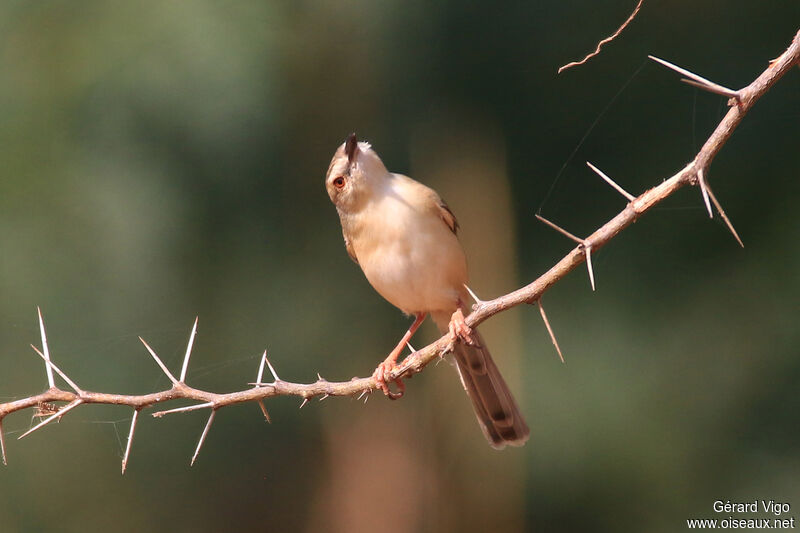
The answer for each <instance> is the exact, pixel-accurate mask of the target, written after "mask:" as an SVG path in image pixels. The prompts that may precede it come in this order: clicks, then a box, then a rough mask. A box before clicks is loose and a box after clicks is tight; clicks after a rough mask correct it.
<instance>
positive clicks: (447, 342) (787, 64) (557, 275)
mask: <svg viewBox="0 0 800 533" xmlns="http://www.w3.org/2000/svg"><path fill="white" fill-rule="evenodd" d="M798 62H800V31H798V33H797V34H796V35H795V36H794V39H793V41H792V43H791V45H790V46H789V48H788V49H787V50H786V51H785V52H784V53H783V54H781V56H780V57H778V58H777V59H775V60H773V61H772V62H771V63H770V65H769V67H767V69H766V70H765V71H764V72H762V73H761V75H759V76H758V77H757V78H756V79H755V80H754V81H753V82H752V83H751V84H749V85H748V86H746V87H744V88H742V89H740V90H738V91H735V93H736V94H735V95H734V96H733V97H731V99H730V101H729V105H730V106H731V107H730V109H729V111H728V113H727V114H726V115H725V116H724V117H723V119H722V120H721V121H720V123H719V125H718V126H717V127H716V129H715V130H714V132H713V133H712V134H711V136H710V137H709V138H708V140H707V141H706V142H705V144H703V147H702V148H701V149H700V151H699V152H698V154H697V155H696V156H695V158H694V160H693V161H691V162H690V163H689V164H688V165H686V166H685V167H684V168H683V169H681V170H680V171H679V172H677V173H676V174H675V175H673V176H672V177H670V178H668V179H666V180H665V181H664V182H662V183H661V184H660V185H658V186H656V187H653V188H652V189H650V190H648V191H645V192H644V193H642V194H640V195H639V196H637V197H635V198H633V199H632V200H631V201H629V202H628V204H627V205H626V206H625V208H624V209H623V210H622V211H620V212H619V214H617V215H616V216H615V217H614V218H612V219H611V220H609V221H608V222H606V223H605V224H604V225H603V226H601V227H600V228H599V229H597V230H596V231H595V232H594V233H592V234H591V235H589V236H588V237H586V238H585V239H582V240H581V241H582V242H581V244H579V245H578V246H576V247H575V248H574V249H573V250H572V251H570V252H569V253H568V254H567V255H566V256H564V257H563V258H562V259H561V260H560V261H559V262H558V263H556V264H555V265H553V267H552V268H550V270H548V271H547V272H545V273H544V274H543V275H541V276H540V277H539V278H538V279H536V280H535V281H533V282H532V283H530V284H528V285H526V286H524V287H522V288H520V289H517V290H515V291H513V292H511V293H509V294H506V295H504V296H500V297H499V298H495V299H493V300H488V301H478V302H477V303H476V304H475V305H474V306H473V312H472V313H471V314H470V315H469V316H467V317H466V322H467V324H468V325H469V326H472V327H475V326H478V325H479V324H480V323H482V322H484V321H485V320H487V319H489V318H490V317H492V316H494V315H496V314H498V313H501V312H503V311H505V310H507V309H510V308H512V307H515V306H517V305H520V304H523V303H527V304H533V303H537V302H538V301H539V299H540V298H541V297H542V295H543V294H544V293H545V292H546V291H547V290H548V289H549V288H550V287H552V286H553V285H554V284H555V283H557V282H558V281H559V280H561V279H562V278H564V277H565V276H566V275H567V274H568V273H569V272H570V271H572V270H573V269H575V268H576V267H577V266H579V265H580V264H581V263H583V262H584V261H586V259H587V256H588V252H589V251H590V250H594V251H596V250H598V249H600V248H602V247H603V246H605V245H606V244H607V243H608V242H609V241H610V240H611V239H613V238H614V237H615V236H616V235H617V234H618V233H619V232H620V231H622V230H624V229H625V228H627V227H628V226H630V225H631V224H632V223H633V222H635V221H636V220H637V219H638V218H639V217H640V216H642V215H643V214H645V213H646V212H648V211H649V210H650V209H652V208H653V207H655V206H656V205H658V203H660V202H661V201H663V200H664V199H666V198H667V197H669V196H670V195H672V194H673V193H674V192H675V191H677V190H678V189H680V188H682V187H684V186H686V185H703V186H704V187H706V188H708V183H707V179H705V178H704V176H707V175H708V172H707V170H708V167H709V165H710V164H711V162H712V161H713V159H714V157H715V156H716V155H717V153H718V152H719V151H720V149H721V148H722V147H723V146H724V145H725V143H726V142H727V141H728V139H729V138H730V136H731V135H732V134H733V131H734V130H735V129H736V127H737V126H738V125H739V123H740V122H741V121H742V119H743V118H744V116H745V114H747V112H748V111H749V110H750V109H751V108H752V107H753V105H755V103H756V101H757V100H758V99H759V98H760V97H761V96H763V95H764V94H765V93H766V92H767V91H768V90H769V88H770V87H771V86H772V85H773V84H774V83H775V82H776V81H778V80H779V79H780V78H781V77H782V76H783V75H784V74H786V72H787V71H789V70H790V69H791V68H792V67H793V66H795V65H798ZM609 179H610V178H609ZM708 193H709V194H712V195H713V193H711V191H710V189H708ZM712 198H713V196H712ZM714 200H715V202H714V203H715V205H716V206H717V208H718V209H719V204H718V202H716V199H715V198H714ZM719 210H720V213H721V214H723V213H722V211H721V209H719ZM723 216H724V214H723ZM725 219H726V220H727V217H725ZM729 227H730V229H731V230H732V231H733V227H732V226H731V225H730V224H729ZM734 234H735V232H734ZM40 318H41V316H40ZM196 325H197V324H196V322H195V328H196ZM40 326H41V335H42V344H43V350H44V353H42V352H39V351H38V350H37V352H39V354H40V355H41V357H42V358H43V359H45V368H46V370H47V373H48V381H49V384H50V387H49V388H48V389H47V390H46V391H44V392H42V393H41V394H37V395H35V396H30V397H27V398H22V399H19V400H16V401H12V402H7V403H0V447H2V458H3V462H5V457H6V453H5V452H6V450H5V439H4V438H3V435H2V422H3V419H4V418H5V417H6V416H8V415H9V414H11V413H14V412H16V411H20V410H22V409H27V408H37V407H41V406H42V405H48V406H50V405H51V404H52V403H53V402H67V403H68V405H67V406H65V407H64V408H62V409H61V410H60V411H58V412H55V413H54V414H52V415H50V417H49V418H47V419H45V420H44V421H42V422H40V424H39V425H37V426H36V427H34V428H33V429H32V430H31V431H29V432H28V433H30V432H32V431H34V430H35V429H38V427H41V426H44V425H46V424H47V423H49V422H50V421H52V420H55V419H57V418H60V416H62V415H64V414H66V409H72V408H74V407H78V406H80V405H82V404H92V403H93V404H109V405H126V406H128V407H130V408H132V409H133V410H134V417H133V419H132V422H131V429H130V433H129V441H128V444H127V447H126V451H125V457H124V458H123V465H122V469H123V473H124V471H125V467H126V465H127V462H128V457H129V453H130V448H131V441H132V440H133V436H134V432H135V428H136V423H137V420H138V414H139V411H141V410H143V409H146V408H151V407H153V406H156V405H159V404H162V403H165V402H169V401H171V400H177V399H187V400H194V401H197V402H200V403H199V404H196V405H191V406H188V407H182V408H178V409H172V410H168V411H160V412H156V413H154V414H153V416H156V417H160V416H163V415H165V414H168V413H177V412H184V411H190V410H196V409H204V408H209V409H211V416H210V417H209V420H208V422H207V424H206V426H205V428H204V430H203V433H202V436H201V439H200V442H199V443H198V447H197V449H196V451H195V455H194V456H193V458H192V462H194V459H195V458H196V457H197V453H198V452H199V451H200V446H201V445H202V443H203V441H204V439H205V436H206V434H207V433H208V430H209V428H210V426H211V423H212V422H213V420H214V416H215V414H216V412H217V410H219V409H220V408H222V407H226V406H230V405H235V404H240V403H246V402H259V403H260V405H261V407H262V410H263V413H264V416H265V417H266V418H267V420H269V415H268V414H267V412H266V409H264V408H263V403H261V401H262V400H264V399H267V398H273V397H276V396H299V397H301V398H303V404H305V402H306V401H308V400H309V399H311V398H315V397H320V399H325V398H327V397H328V396H355V395H360V396H359V397H361V396H363V395H364V394H369V393H370V392H371V391H372V390H375V389H376V383H375V380H374V378H372V377H366V378H353V379H351V380H350V381H343V382H329V381H327V380H325V379H323V378H322V377H319V379H317V381H315V382H314V383H308V384H302V383H293V382H289V381H285V380H282V379H280V378H279V377H278V375H277V373H276V372H275V370H274V368H273V367H272V365H271V364H270V363H269V361H268V360H267V359H266V352H265V353H264V356H263V359H262V361H261V365H260V367H259V370H258V375H257V378H256V383H255V384H253V387H252V388H248V389H245V390H242V391H237V392H231V393H224V394H221V393H214V392H209V391H204V390H200V389H195V388H193V387H190V386H189V385H187V384H186V383H185V381H184V379H185V376H186V368H187V365H188V362H189V357H190V355H191V347H192V343H193V340H194V334H195V331H196V329H194V328H193V330H192V334H191V335H190V339H189V346H188V347H187V351H186V357H185V359H184V362H183V367H182V371H181V377H180V379H176V378H175V377H174V376H173V375H172V374H171V373H170V372H169V370H168V369H167V368H166V367H165V366H163V363H161V360H160V359H159V358H158V356H157V355H156V353H155V352H154V351H153V350H152V349H151V348H150V347H149V346H147V344H146V343H145V346H146V347H147V349H148V351H150V353H151V355H152V356H153V358H154V359H155V360H156V362H157V363H158V364H159V366H161V368H162V370H163V371H164V373H165V374H166V375H167V377H169V379H170V381H171V382H172V386H171V387H170V388H168V389H166V390H163V391H160V392H154V393H150V394H143V395H125V394H112V393H103V392H92V391H86V390H82V389H80V388H79V387H78V386H77V385H76V384H75V383H74V382H72V381H70V380H69V378H67V377H66V374H64V373H63V372H62V371H61V369H59V368H58V367H57V366H56V365H55V364H54V363H53V362H52V361H51V360H50V357H51V355H50V352H49V350H48V347H47V339H46V335H45V330H44V323H43V321H40ZM548 329H549V328H548ZM553 340H554V342H555V338H553ZM142 342H144V341H142ZM454 342H457V341H456V339H453V338H452V337H450V336H449V335H445V336H443V337H442V338H440V339H438V340H437V341H435V342H433V343H431V344H429V345H428V346H426V347H424V348H422V349H421V350H418V351H416V352H414V353H413V354H411V355H409V356H408V357H407V358H406V359H405V360H404V361H403V362H402V363H401V364H400V366H399V367H398V368H397V369H395V370H394V371H393V372H392V378H393V379H396V378H400V377H408V376H410V375H412V374H415V373H417V372H420V371H422V369H423V368H425V366H426V365H428V364H429V363H430V362H431V361H433V360H435V359H437V358H438V357H440V356H443V355H444V354H446V353H447V352H449V351H450V350H452V347H453V343H454ZM265 362H266V364H267V366H268V367H269V369H270V371H271V373H272V376H273V378H274V379H273V381H272V382H271V383H261V381H262V374H263V370H264V363H265ZM52 370H55V371H56V372H57V373H58V374H59V375H60V376H61V377H62V378H64V379H65V381H66V382H67V383H68V384H69V385H70V386H71V387H72V388H73V390H72V391H70V390H63V389H61V388H59V387H58V386H56V385H54V384H53V383H54V382H53V378H52ZM28 433H25V434H24V435H23V436H25V435H27V434H28ZM20 438H21V437H20Z"/></svg>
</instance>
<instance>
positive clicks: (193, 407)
mask: <svg viewBox="0 0 800 533" xmlns="http://www.w3.org/2000/svg"><path fill="white" fill-rule="evenodd" d="M207 407H211V408H212V409H214V408H215V406H214V402H204V403H196V404H194V405H187V406H186V407H176V408H175V409H167V410H166V411H159V412H157V413H153V418H161V417H162V416H164V415H171V414H173V413H186V412H188V411H197V410H198V409H205V408H207Z"/></svg>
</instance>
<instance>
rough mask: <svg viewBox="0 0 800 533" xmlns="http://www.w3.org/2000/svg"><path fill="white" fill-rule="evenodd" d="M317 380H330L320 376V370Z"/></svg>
mask: <svg viewBox="0 0 800 533" xmlns="http://www.w3.org/2000/svg"><path fill="white" fill-rule="evenodd" d="M317 380H318V381H328V380H327V379H325V378H323V377H322V376H320V375H319V372H317Z"/></svg>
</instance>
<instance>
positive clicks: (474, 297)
mask: <svg viewBox="0 0 800 533" xmlns="http://www.w3.org/2000/svg"><path fill="white" fill-rule="evenodd" d="M464 288H465V289H467V292H468V293H469V295H470V297H472V299H473V300H475V303H476V304H478V305H480V304H482V303H483V300H481V299H480V298H478V295H477V294H475V293H474V292H472V289H470V288H469V287H468V286H467V284H466V283H465V284H464Z"/></svg>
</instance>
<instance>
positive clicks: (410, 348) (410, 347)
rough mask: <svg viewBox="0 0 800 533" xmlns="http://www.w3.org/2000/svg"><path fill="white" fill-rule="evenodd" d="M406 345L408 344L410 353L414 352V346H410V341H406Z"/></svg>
mask: <svg viewBox="0 0 800 533" xmlns="http://www.w3.org/2000/svg"><path fill="white" fill-rule="evenodd" d="M406 346H408V349H409V350H411V353H414V352H416V350H415V349H414V347H413V346H411V343H410V342H406Z"/></svg>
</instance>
